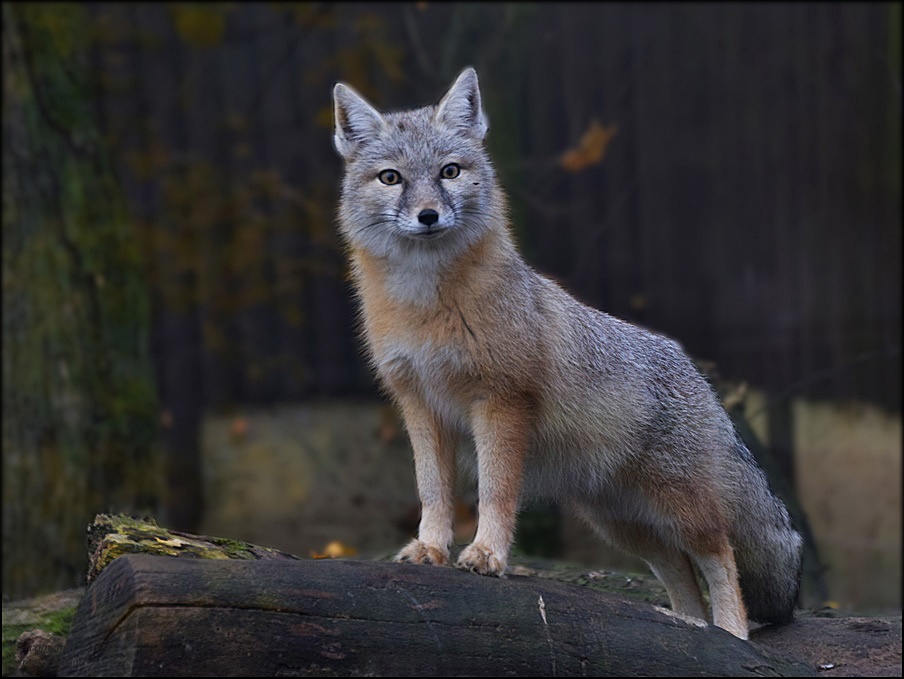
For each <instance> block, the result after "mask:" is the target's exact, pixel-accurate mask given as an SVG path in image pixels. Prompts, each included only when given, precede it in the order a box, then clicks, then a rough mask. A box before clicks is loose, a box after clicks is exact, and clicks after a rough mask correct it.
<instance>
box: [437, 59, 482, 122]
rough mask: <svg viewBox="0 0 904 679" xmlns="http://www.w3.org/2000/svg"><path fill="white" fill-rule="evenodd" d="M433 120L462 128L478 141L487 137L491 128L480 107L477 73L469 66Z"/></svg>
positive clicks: (450, 90)
mask: <svg viewBox="0 0 904 679" xmlns="http://www.w3.org/2000/svg"><path fill="white" fill-rule="evenodd" d="M433 119H434V120H436V121H437V122H440V121H441V122H444V123H446V124H447V125H449V126H451V127H458V128H461V129H463V130H465V131H466V132H468V134H470V135H472V136H474V137H475V138H477V139H483V138H484V137H485V136H486V133H487V128H488V127H489V126H488V125H487V117H486V116H485V115H484V113H483V109H482V108H481V106H480V87H479V86H478V84H477V71H475V70H474V69H473V68H471V67H470V66H468V68H466V69H465V70H464V71H462V72H461V74H460V75H459V76H458V78H456V80H455V83H454V84H453V85H452V87H451V88H450V89H449V91H448V92H446V96H444V97H443V98H442V100H441V101H440V102H439V105H438V106H437V107H436V113H435V114H434V116H433Z"/></svg>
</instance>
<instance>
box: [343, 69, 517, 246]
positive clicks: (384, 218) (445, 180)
mask: <svg viewBox="0 0 904 679" xmlns="http://www.w3.org/2000/svg"><path fill="white" fill-rule="evenodd" d="M333 105H334V113H335V133H334V136H333V141H334V144H335V146H336V150H337V151H338V152H339V154H340V155H341V156H342V157H343V158H344V159H345V161H346V166H345V176H344V178H343V181H342V194H341V199H340V205H339V222H340V228H341V230H342V232H343V234H344V236H345V237H346V238H347V239H348V240H349V242H350V243H351V244H352V245H353V246H355V247H359V248H363V249H365V250H367V251H368V252H370V253H371V254H373V255H376V256H378V257H391V256H392V255H403V256H404V255H409V254H411V253H412V252H415V253H418V254H430V253H435V254H440V253H444V252H446V253H448V252H453V251H457V250H461V249H462V248H463V247H467V245H468V244H469V243H473V242H475V241H476V240H477V239H479V237H480V235H481V234H482V233H483V232H484V231H486V230H487V229H489V228H499V227H501V226H502V225H501V224H500V222H501V221H502V219H503V217H502V215H503V213H504V207H503V199H502V197H501V193H500V190H499V188H498V185H497V182H496V177H495V173H494V171H493V168H492V165H491V164H490V160H489V157H488V155H487V152H486V149H485V147H484V143H483V140H484V137H485V136H486V133H487V120H486V116H485V115H484V113H483V110H482V108H481V103H480V89H479V87H478V84H477V73H476V72H475V71H474V69H473V68H466V69H465V70H464V71H462V73H461V74H460V75H459V76H458V78H457V79H456V81H455V83H454V84H453V85H452V87H451V88H450V89H449V91H448V92H447V93H446V95H445V96H444V97H443V98H442V99H441V100H440V102H439V104H437V105H436V106H426V107H424V108H419V109H414V110H411V111H402V112H397V113H380V112H379V111H377V110H376V109H374V107H373V106H371V105H370V104H369V103H367V102H366V101H365V100H364V99H363V98H362V97H361V96H360V95H359V94H358V93H357V92H355V91H354V90H353V89H352V88H350V87H348V86H347V85H344V84H342V83H338V84H337V85H336V86H335V87H334V88H333Z"/></svg>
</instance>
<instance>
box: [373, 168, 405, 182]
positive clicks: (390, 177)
mask: <svg viewBox="0 0 904 679" xmlns="http://www.w3.org/2000/svg"><path fill="white" fill-rule="evenodd" d="M377 179H379V180H380V181H381V182H383V183H384V184H386V185H387V186H392V185H393V184H398V183H399V182H401V181H402V175H400V174H399V173H398V172H396V171H395V170H383V171H382V172H381V173H380V174H378V175H377Z"/></svg>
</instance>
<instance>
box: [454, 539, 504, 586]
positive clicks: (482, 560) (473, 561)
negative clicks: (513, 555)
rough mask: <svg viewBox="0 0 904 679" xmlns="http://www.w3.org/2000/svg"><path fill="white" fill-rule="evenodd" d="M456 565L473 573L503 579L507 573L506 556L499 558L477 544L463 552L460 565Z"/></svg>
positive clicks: (459, 561)
mask: <svg viewBox="0 0 904 679" xmlns="http://www.w3.org/2000/svg"><path fill="white" fill-rule="evenodd" d="M455 565H456V566H458V567H459V568H464V569H465V570H469V571H471V572H472V573H479V574H480V575H495V576H497V577H500V578H501V577H503V573H505V566H506V559H505V557H504V556H499V555H498V554H496V553H495V552H493V551H492V550H491V549H489V548H487V547H484V546H483V545H481V544H478V543H476V542H475V543H473V544H470V545H468V546H467V547H465V548H464V550H462V552H461V556H459V557H458V563H456V564H455Z"/></svg>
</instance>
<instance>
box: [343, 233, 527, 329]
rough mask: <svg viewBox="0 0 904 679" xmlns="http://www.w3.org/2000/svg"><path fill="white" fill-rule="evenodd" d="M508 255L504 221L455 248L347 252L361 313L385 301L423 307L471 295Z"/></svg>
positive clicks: (487, 282)
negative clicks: (378, 252)
mask: <svg viewBox="0 0 904 679" xmlns="http://www.w3.org/2000/svg"><path fill="white" fill-rule="evenodd" d="M413 245H420V244H417V243H415V244H413ZM425 245H428V246H429V245H431V244H425ZM512 257H518V254H517V251H516V249H515V246H514V243H513V242H512V238H511V235H510V233H509V230H508V227H507V226H505V227H503V226H500V227H497V228H491V229H488V230H487V231H485V232H484V233H483V234H481V236H480V237H479V238H478V239H476V240H475V241H474V242H471V243H468V244H466V245H464V246H461V247H458V248H436V247H405V248H400V249H399V250H398V251H396V252H394V253H392V254H390V255H388V256H382V257H378V256H376V255H374V254H372V253H370V252H368V251H367V250H365V249H363V248H356V247H352V252H351V260H352V272H353V276H354V278H355V282H356V285H357V288H358V293H359V295H360V296H361V299H362V302H363V304H364V313H365V315H367V314H369V313H371V312H376V310H377V309H378V308H384V305H386V304H389V305H391V306H393V307H396V308H399V307H414V308H419V309H421V310H425V311H426V310H429V309H431V308H436V307H438V306H441V305H442V304H443V303H448V300H450V299H455V298H457V297H458V296H459V295H461V294H464V293H467V294H471V295H473V294H474V293H476V292H477V291H479V290H481V289H483V288H485V287H486V286H488V285H491V284H493V283H492V281H493V279H494V278H495V277H496V276H495V272H498V271H499V268H500V266H499V265H500V264H502V263H503V262H504V261H506V260H507V259H510V258H512Z"/></svg>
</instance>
